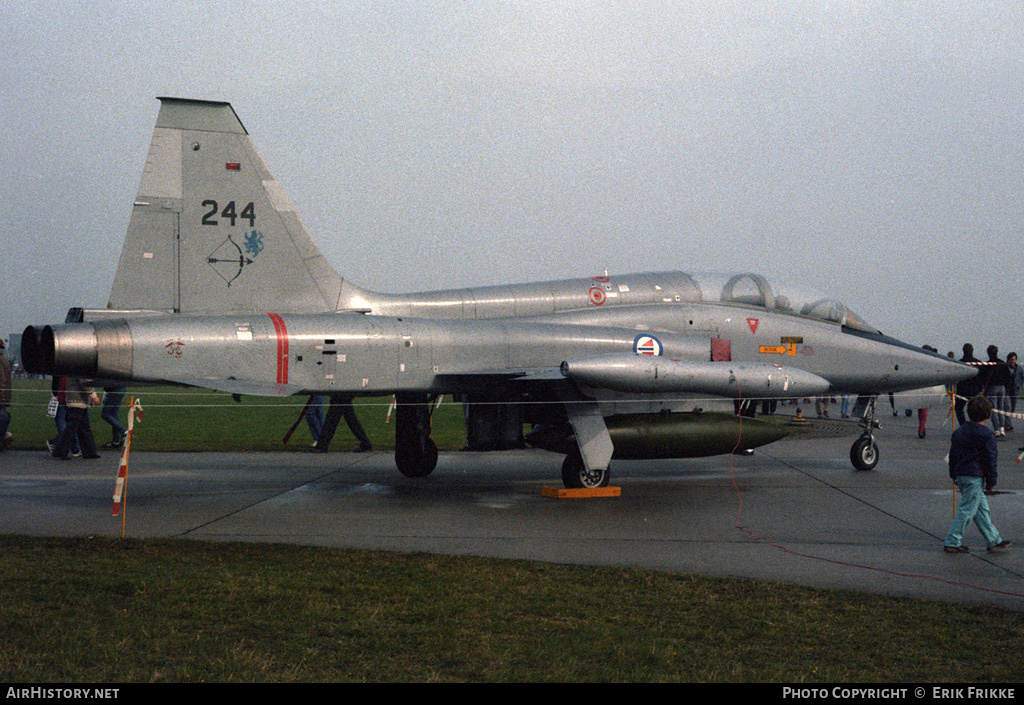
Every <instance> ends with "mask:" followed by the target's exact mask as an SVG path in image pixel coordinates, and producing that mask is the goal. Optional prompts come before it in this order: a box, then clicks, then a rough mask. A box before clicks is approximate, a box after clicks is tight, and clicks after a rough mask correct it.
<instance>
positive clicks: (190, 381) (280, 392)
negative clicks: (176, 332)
mask: <svg viewBox="0 0 1024 705" xmlns="http://www.w3.org/2000/svg"><path fill="white" fill-rule="evenodd" d="M166 381H167V382H170V383H173V384H182V385H185V386H187V387H200V388H202V389H213V390H214V391H218V392H227V393H229V394H241V395H242V396H253V397H290V396H293V395H295V394H301V393H303V392H305V391H306V390H304V389H303V388H302V387H300V386H297V385H294V384H265V383H262V382H253V381H249V380H241V379H200V378H198V377H173V378H167V380H166Z"/></svg>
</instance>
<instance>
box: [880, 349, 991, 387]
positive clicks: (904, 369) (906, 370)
mask: <svg viewBox="0 0 1024 705" xmlns="http://www.w3.org/2000/svg"><path fill="white" fill-rule="evenodd" d="M884 343H885V344H887V345H889V346H890V355H891V359H892V369H891V372H890V373H889V381H890V388H889V389H887V390H886V391H894V392H895V391H900V390H904V389H920V388H922V387H931V386H934V385H940V384H941V385H949V384H956V383H958V382H963V381H964V380H967V379H971V378H973V377H976V376H977V375H978V368H976V367H971V366H970V365H966V364H964V363H962V362H958V361H957V360H953V359H951V358H949V357H946V356H945V355H939V354H937V353H933V352H930V351H928V350H924V349H922V348H917V347H914V346H913V345H908V344H907V343H903V342H901V341H899V340H896V339H895V338H888V339H886V340H885V341H884Z"/></svg>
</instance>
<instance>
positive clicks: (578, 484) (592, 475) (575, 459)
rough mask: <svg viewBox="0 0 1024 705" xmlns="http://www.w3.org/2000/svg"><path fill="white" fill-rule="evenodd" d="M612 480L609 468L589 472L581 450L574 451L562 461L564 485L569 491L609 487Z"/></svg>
mask: <svg viewBox="0 0 1024 705" xmlns="http://www.w3.org/2000/svg"><path fill="white" fill-rule="evenodd" d="M610 479H611V473H610V472H609V470H608V468H604V469H596V470H587V466H586V465H585V464H584V462H583V456H581V455H580V451H579V449H578V448H577V449H574V450H573V451H572V452H571V453H569V454H568V455H566V456H565V460H564V461H562V484H563V485H565V486H566V487H567V488H569V489H581V488H586V489H591V488H594V487H607V486H608V481H609V480H610Z"/></svg>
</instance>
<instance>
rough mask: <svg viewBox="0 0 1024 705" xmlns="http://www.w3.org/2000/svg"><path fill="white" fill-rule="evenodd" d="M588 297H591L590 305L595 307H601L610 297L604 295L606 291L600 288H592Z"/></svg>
mask: <svg viewBox="0 0 1024 705" xmlns="http://www.w3.org/2000/svg"><path fill="white" fill-rule="evenodd" d="M588 296H590V303H592V304H594V305H595V306H600V305H601V304H603V303H604V302H605V300H606V299H607V298H608V295H607V294H605V293H604V289H602V288H601V287H599V286H592V287H590V292H589V294H588Z"/></svg>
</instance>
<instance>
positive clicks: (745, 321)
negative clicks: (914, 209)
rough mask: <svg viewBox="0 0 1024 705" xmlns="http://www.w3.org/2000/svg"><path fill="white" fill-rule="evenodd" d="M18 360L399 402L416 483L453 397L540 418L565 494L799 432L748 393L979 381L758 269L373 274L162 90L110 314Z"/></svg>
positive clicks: (864, 452) (491, 442) (259, 167)
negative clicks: (389, 289)
mask: <svg viewBox="0 0 1024 705" xmlns="http://www.w3.org/2000/svg"><path fill="white" fill-rule="evenodd" d="M22 354H23V358H24V364H25V367H26V369H28V370H30V371H32V372H36V373H43V374H49V375H73V376H80V377H88V378H94V379H106V380H123V381H124V382H128V383H133V382H139V383H141V382H145V383H174V384H183V385H191V386H196V387H204V388H208V389H216V390H223V391H227V392H231V393H233V394H247V395H272V396H290V395H307V394H315V393H316V394H332V395H366V396H370V395H373V396H378V395H394V397H395V400H396V403H397V407H396V413H395V416H396V424H395V461H396V464H397V465H398V469H399V470H400V471H401V472H402V473H404V474H405V475H408V476H412V477H423V476H426V475H428V474H429V473H431V472H432V471H433V470H434V468H435V466H436V464H437V460H438V454H437V447H436V446H435V444H434V443H433V441H432V440H431V438H430V410H431V408H432V407H433V404H432V401H433V400H435V399H436V398H437V397H438V395H445V394H448V395H455V397H456V398H458V399H460V400H461V401H463V402H464V403H465V404H466V405H467V406H466V408H467V409H468V413H467V425H468V430H467V432H468V435H469V437H470V439H471V445H472V446H473V447H476V448H480V449H497V448H502V447H506V446H507V445H508V444H509V443H510V442H512V443H514V442H517V441H519V440H520V435H521V433H522V429H523V427H524V424H531V425H532V431H530V432H529V433H528V434H527V436H526V439H525V440H526V442H527V443H529V444H531V445H533V446H535V447H540V448H545V449H548V450H552V451H557V452H560V453H564V454H565V455H566V458H565V461H564V463H563V465H562V480H563V483H564V484H565V485H566V486H568V487H598V486H603V485H606V484H607V483H608V479H609V465H610V463H611V461H612V460H613V459H638V458H639V459H650V458H685V457H696V456H704V455H714V454H719V453H730V452H736V451H746V450H749V449H751V448H754V447H757V446H760V445H763V444H765V443H769V442H771V441H773V440H777V439H778V438H780V437H781V436H782V435H784V434H785V431H784V429H783V427H782V426H780V425H778V424H773V423H768V422H765V421H760V420H755V419H753V418H747V417H745V416H742V415H737V413H736V409H737V408H739V407H740V406H741V405H742V404H744V403H749V402H751V401H755V400H762V399H785V398H794V397H795V398H802V397H810V396H815V395H821V394H852V395H858V397H860V398H861V399H862V400H865V401H867V400H870V399H873V398H874V397H875V396H877V395H879V394H882V393H885V392H896V391H901V390H910V389H919V388H924V387H931V386H934V385H942V384H948V383H955V382H957V381H959V380H963V379H966V378H968V377H972V376H974V375H975V374H976V370H975V369H972V368H970V367H968V366H966V365H963V364H961V363H958V362H954V361H952V360H949V359H948V358H945V357H940V356H939V355H935V354H933V353H930V352H927V351H925V350H923V349H921V348H917V347H914V346H911V345H908V344H906V343H902V342H900V341H899V340H895V339H893V338H890V337H888V336H886V335H883V334H882V333H880V332H879V331H878V330H876V329H875V328H874V327H872V326H871V325H869V324H868V323H867V322H866V321H865V320H864V319H862V318H861V317H860V316H858V315H856V314H855V313H854V312H853V311H851V310H850V309H849V308H847V307H846V306H844V305H843V304H842V303H840V302H839V301H838V300H836V299H834V298H830V297H828V296H823V295H819V294H815V293H813V292H809V291H806V290H803V289H799V288H793V287H789V286H786V285H784V284H780V283H777V282H773V281H769V280H767V279H766V278H764V277H762V276H759V275H756V274H749V273H741V274H714V273H708V274H701V273H694V272H680V271H669V272H648V273H642V274H623V275H620V274H615V273H612V274H608V273H605V274H601V275H599V276H591V277H583V278H578V279H566V280H561V281H547V282H539V283H532V284H515V285H504V286H490V287H477V288H469V289H452V290H445V291H434V292H426V293H415V294H384V293H377V292H375V291H370V290H368V289H364V288H361V287H359V286H356V285H355V284H353V283H352V282H350V281H349V280H347V279H345V278H343V277H341V276H340V275H339V274H338V273H337V272H335V271H334V269H333V268H332V267H331V266H330V265H329V264H328V262H327V261H326V260H325V259H324V257H323V256H322V255H321V253H320V251H319V249H318V248H317V246H316V245H315V244H314V243H313V240H312V239H311V238H310V236H309V234H308V232H307V231H306V228H305V226H304V225H303V224H302V222H301V220H300V219H299V216H298V214H297V213H296V212H295V209H294V208H293V207H292V205H291V203H290V202H289V200H288V198H287V196H286V195H285V192H284V189H283V188H282V187H281V185H280V184H279V183H278V181H277V180H276V179H275V178H274V177H273V175H271V173H270V171H269V170H268V169H267V167H266V165H265V164H264V162H263V160H262V159H261V158H260V156H259V154H258V153H257V151H256V149H255V147H254V146H253V142H252V140H251V139H250V137H249V135H248V133H247V131H246V129H245V128H244V127H243V125H242V123H241V121H240V120H239V119H238V116H237V115H236V113H235V111H234V109H233V108H232V107H231V105H230V104H229V103H222V102H208V101H199V100H184V99H178V98H160V112H159V116H158V118H157V124H156V129H155V131H154V134H153V139H152V143H151V145H150V148H149V156H148V158H147V160H146V166H145V169H144V171H143V174H142V181H141V184H140V186H139V191H138V197H137V198H136V199H135V203H134V205H133V207H132V214H131V220H130V223H129V226H128V233H127V236H126V237H125V242H124V248H123V250H122V252H121V259H120V263H119V265H118V269H117V273H116V275H115V279H114V285H113V288H112V290H111V293H110V301H109V303H108V305H107V308H106V309H83V308H75V309H72V310H71V312H70V313H69V316H68V320H67V321H66V322H65V323H64V324H63V325H47V326H29V327H28V328H27V329H26V330H25V334H24V338H23V353H22ZM862 406H863V404H862ZM867 406H868V408H870V407H871V406H872V405H871V404H867ZM868 416H869V417H870V412H868ZM873 428H874V424H873V423H872V422H871V420H870V419H869V420H868V421H867V422H866V423H865V431H864V434H863V435H862V436H861V438H859V439H858V440H857V442H856V443H855V444H854V446H853V448H852V449H851V458H852V460H853V462H854V465H856V466H857V467H858V468H861V469H870V468H873V467H874V466H875V464H876V463H877V462H878V457H879V456H878V449H877V445H876V443H875V440H874V438H873V435H872V434H873Z"/></svg>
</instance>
